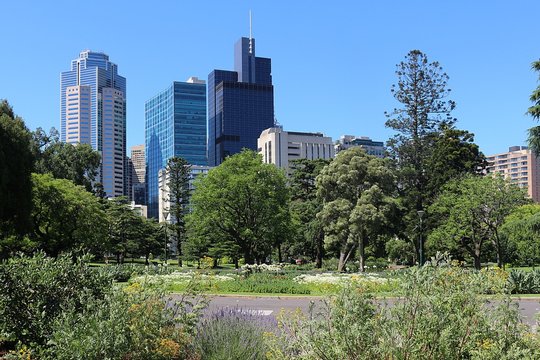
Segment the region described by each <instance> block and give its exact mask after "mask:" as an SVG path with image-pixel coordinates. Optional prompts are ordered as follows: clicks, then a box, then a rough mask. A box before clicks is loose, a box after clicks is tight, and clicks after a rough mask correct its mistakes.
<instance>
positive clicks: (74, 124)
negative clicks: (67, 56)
mask: <svg viewBox="0 0 540 360" xmlns="http://www.w3.org/2000/svg"><path fill="white" fill-rule="evenodd" d="M60 139H61V140H62V141H64V142H67V143H70V144H90V145H91V146H92V148H93V149H94V150H97V151H99V152H100V154H101V166H100V169H99V174H98V177H97V180H96V181H97V182H101V183H102V184H103V188H104V190H105V193H106V194H107V196H108V197H116V196H123V195H127V192H128V191H127V186H126V180H127V161H126V79H125V78H124V77H122V76H120V75H118V67H117V65H116V64H114V63H112V62H110V61H109V56H108V55H106V54H104V53H101V52H93V51H90V50H85V51H82V52H81V53H80V54H79V58H77V59H75V60H73V61H71V70H69V71H64V72H62V73H61V75H60Z"/></svg>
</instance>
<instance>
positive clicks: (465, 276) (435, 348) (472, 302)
mask: <svg viewBox="0 0 540 360" xmlns="http://www.w3.org/2000/svg"><path fill="white" fill-rule="evenodd" d="M403 280H404V281H403V283H402V291H403V296H400V297H399V298H398V299H395V300H390V301H388V302H387V303H385V302H377V301H374V299H373V298H372V296H371V295H370V294H368V293H366V292H365V291H364V290H363V288H362V287H350V288H347V289H345V290H344V291H343V292H342V293H340V294H339V295H337V296H336V297H334V298H332V299H331V300H330V301H329V302H327V304H326V307H324V308H323V309H322V310H321V311H317V312H315V310H313V311H314V312H315V313H313V314H312V316H310V317H309V318H305V317H304V316H303V314H301V313H296V314H294V313H293V314H291V313H285V314H284V316H282V317H281V320H280V322H281V325H280V329H282V332H281V334H280V335H279V336H278V337H277V338H274V340H273V341H272V342H271V344H272V345H273V348H272V350H271V351H269V355H270V356H269V357H270V358H271V359H355V360H356V359H464V358H465V359H500V358H504V359H524V358H526V359H534V358H538V357H539V356H540V353H539V349H540V347H539V346H540V336H538V335H537V334H533V333H530V332H529V331H530V329H529V328H528V327H527V326H525V325H523V324H522V323H521V321H520V316H519V312H518V308H517V306H515V304H514V303H513V302H512V301H511V300H510V299H509V298H508V297H507V296H505V295H500V296H499V297H498V298H497V303H495V304H494V305H493V306H486V304H485V298H484V297H482V296H481V294H482V293H483V291H484V289H485V286H486V283H488V282H489V278H488V277H486V276H482V274H481V273H480V274H478V276H470V274H469V272H468V271H466V270H463V269H460V268H454V267H443V268H433V267H430V266H428V267H425V268H422V269H411V270H410V271H409V272H408V273H407V274H406V276H405V277H404V279H403ZM495 283H497V281H495ZM499 291H501V289H499Z"/></svg>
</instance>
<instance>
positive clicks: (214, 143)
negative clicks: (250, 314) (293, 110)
mask: <svg viewBox="0 0 540 360" xmlns="http://www.w3.org/2000/svg"><path fill="white" fill-rule="evenodd" d="M234 68H235V71H225V70H214V71H212V72H211V73H210V74H209V75H208V164H209V165H210V166H217V165H219V164H221V163H222V162H223V160H224V159H225V157H227V156H228V155H232V154H236V153H239V152H240V151H241V150H242V149H243V148H248V149H252V150H255V151H256V150H257V139H258V137H259V135H260V134H261V132H262V131H263V130H264V129H268V128H270V127H272V126H274V86H273V85H272V75H271V73H272V62H271V59H268V58H262V57H256V56H255V39H253V38H251V37H250V38H244V37H243V38H241V39H240V40H238V42H237V43H236V45H235V51H234Z"/></svg>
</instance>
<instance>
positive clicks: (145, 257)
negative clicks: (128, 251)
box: [144, 253, 150, 266]
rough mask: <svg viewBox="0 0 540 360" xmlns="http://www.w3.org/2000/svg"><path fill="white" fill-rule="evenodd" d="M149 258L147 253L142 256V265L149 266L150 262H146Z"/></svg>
mask: <svg viewBox="0 0 540 360" xmlns="http://www.w3.org/2000/svg"><path fill="white" fill-rule="evenodd" d="M149 257H150V254H149V253H146V254H145V256H144V264H145V265H146V266H148V265H150V262H149V261H148V258H149Z"/></svg>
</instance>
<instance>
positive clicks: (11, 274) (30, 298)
mask: <svg viewBox="0 0 540 360" xmlns="http://www.w3.org/2000/svg"><path fill="white" fill-rule="evenodd" d="M86 260H88V259H84V258H78V259H76V260H74V259H73V258H72V256H71V255H69V254H66V255H62V256H59V257H58V258H56V259H54V258H50V257H47V256H46V255H45V254H44V253H41V252H39V253H36V254H35V255H33V256H32V257H27V256H17V257H13V258H11V259H9V260H5V261H3V262H2V263H0V349H2V348H6V349H12V348H13V347H14V346H15V345H16V344H17V343H19V342H20V343H22V344H26V345H28V346H34V345H38V346H39V345H44V344H45V343H46V342H47V341H48V339H49V338H50V335H51V333H52V331H53V329H52V324H53V323H54V321H55V319H56V318H57V317H58V316H60V315H61V313H62V311H63V310H64V308H65V307H71V308H72V309H74V310H76V311H78V310H80V309H81V308H82V307H84V305H85V304H84V297H82V295H83V294H84V295H85V296H87V295H88V296H92V297H94V298H96V299H99V298H103V297H104V295H105V293H106V292H107V291H108V290H109V289H110V287H111V279H110V277H109V276H108V275H106V274H104V273H101V272H99V271H96V270H95V269H93V268H90V267H89V266H88V263H87V261H86Z"/></svg>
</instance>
